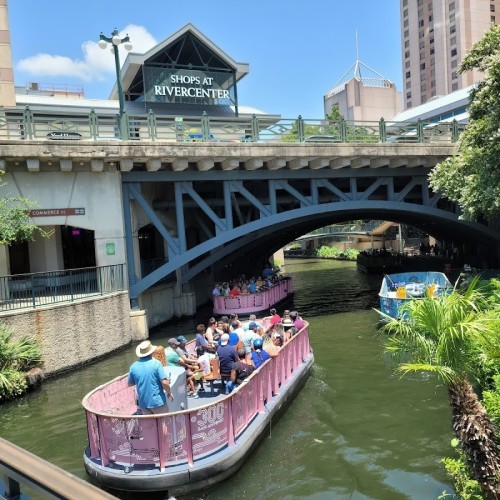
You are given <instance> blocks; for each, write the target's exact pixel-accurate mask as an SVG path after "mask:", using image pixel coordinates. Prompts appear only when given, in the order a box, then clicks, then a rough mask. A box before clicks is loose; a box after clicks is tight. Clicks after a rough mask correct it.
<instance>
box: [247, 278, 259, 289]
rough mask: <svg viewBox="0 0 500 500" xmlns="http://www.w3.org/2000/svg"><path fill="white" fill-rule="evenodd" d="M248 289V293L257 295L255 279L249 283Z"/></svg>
mask: <svg viewBox="0 0 500 500" xmlns="http://www.w3.org/2000/svg"><path fill="white" fill-rule="evenodd" d="M247 288H248V291H249V292H250V293H257V285H256V284H255V279H254V278H252V279H251V280H250V283H248V287H247Z"/></svg>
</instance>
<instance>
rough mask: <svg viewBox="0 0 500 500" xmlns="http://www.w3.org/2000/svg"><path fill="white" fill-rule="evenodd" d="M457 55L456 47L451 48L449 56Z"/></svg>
mask: <svg viewBox="0 0 500 500" xmlns="http://www.w3.org/2000/svg"><path fill="white" fill-rule="evenodd" d="M456 55H457V49H451V57H455V56H456Z"/></svg>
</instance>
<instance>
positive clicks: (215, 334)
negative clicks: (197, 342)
mask: <svg viewBox="0 0 500 500" xmlns="http://www.w3.org/2000/svg"><path fill="white" fill-rule="evenodd" d="M223 333H224V332H223V331H222V330H219V329H218V328H217V320H216V319H215V318H210V319H209V320H208V327H207V329H206V330H205V338H206V339H207V341H208V342H210V343H211V344H212V345H215V343H216V342H217V341H218V340H219V339H220V336H221V335H222V334H223Z"/></svg>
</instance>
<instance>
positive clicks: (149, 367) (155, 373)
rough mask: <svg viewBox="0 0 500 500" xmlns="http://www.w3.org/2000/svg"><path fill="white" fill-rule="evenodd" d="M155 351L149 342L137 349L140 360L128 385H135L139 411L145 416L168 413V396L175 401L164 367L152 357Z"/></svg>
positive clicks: (136, 362)
mask: <svg viewBox="0 0 500 500" xmlns="http://www.w3.org/2000/svg"><path fill="white" fill-rule="evenodd" d="M155 350H156V346H154V345H152V344H151V342H150V341H149V340H145V341H143V342H141V343H140V344H139V345H138V346H137V347H136V349H135V353H136V355H137V357H138V358H139V359H138V360H137V361H135V362H134V363H132V366H131V367H130V370H129V374H128V385H129V386H134V385H135V387H136V392H137V406H138V407H139V410H138V411H140V412H141V413H142V414H143V415H152V414H158V413H167V412H168V406H167V396H168V397H169V398H170V399H171V400H173V399H174V395H173V394H172V390H171V389H170V383H169V381H168V378H167V374H166V373H165V370H164V368H163V365H162V364H161V363H160V362H159V361H158V360H157V359H154V358H153V357H152V354H153V352H154V351H155Z"/></svg>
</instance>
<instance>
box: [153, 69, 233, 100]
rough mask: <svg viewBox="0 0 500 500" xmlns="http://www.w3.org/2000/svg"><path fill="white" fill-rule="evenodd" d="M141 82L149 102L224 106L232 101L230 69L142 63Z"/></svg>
mask: <svg viewBox="0 0 500 500" xmlns="http://www.w3.org/2000/svg"><path fill="white" fill-rule="evenodd" d="M144 82H145V85H144V87H145V93H146V101H148V102H157V103H162V102H163V103H174V102H175V103H185V104H205V105H226V106H229V105H232V104H234V103H235V90H234V86H235V85H234V81H233V75H232V74H230V73H224V72H215V71H199V70H187V69H184V70H170V69H160V68H151V67H145V68H144Z"/></svg>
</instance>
